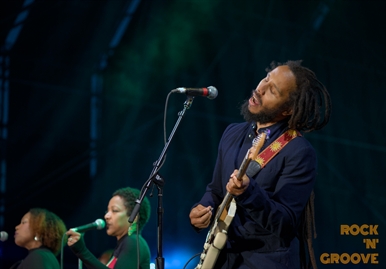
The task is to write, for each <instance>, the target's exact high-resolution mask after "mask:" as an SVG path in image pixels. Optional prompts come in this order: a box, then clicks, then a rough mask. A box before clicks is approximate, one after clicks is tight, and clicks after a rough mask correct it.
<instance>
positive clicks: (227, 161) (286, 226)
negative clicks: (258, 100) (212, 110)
mask: <svg viewBox="0 0 386 269" xmlns="http://www.w3.org/2000/svg"><path fill="white" fill-rule="evenodd" d="M287 125H288V124H287V122H279V123H276V124H275V125H273V126H270V127H268V129H269V130H270V135H269V139H268V140H266V141H265V143H264V145H263V147H262V149H261V150H263V149H264V148H266V147H267V146H268V145H269V144H270V143H272V142H273V141H274V140H275V139H276V138H278V137H279V136H280V135H281V134H282V133H284V132H285V131H286V130H287ZM265 129H267V128H262V129H259V130H258V132H259V133H261V132H262V131H264V130H265ZM255 136H256V135H255V131H254V129H253V125H252V124H250V123H246V122H245V123H234V124H231V125H229V126H228V127H227V128H226V130H225V131H224V133H223V136H222V138H221V140H220V143H219V147H218V156H217V161H216V165H215V169H214V173H213V179H212V182H211V183H209V184H208V186H207V188H206V192H205V194H204V195H203V197H202V199H201V201H200V202H199V204H202V205H203V206H209V205H210V206H212V207H213V208H214V209H215V210H214V212H215V211H216V208H217V206H218V205H219V204H220V203H221V202H222V200H223V197H224V195H225V193H226V189H225V186H226V184H227V182H228V181H229V178H230V175H231V174H232V172H233V171H234V169H238V168H239V167H240V165H241V163H242V161H243V158H244V157H245V154H246V152H247V151H248V149H249V148H250V147H251V146H252V140H253V138H254V137H255ZM316 166H317V160H316V154H315V151H314V149H313V147H312V146H311V144H310V143H309V142H308V141H307V140H306V139H305V138H304V137H302V136H299V137H296V138H294V139H293V140H291V141H290V142H289V143H288V144H287V145H286V146H285V147H284V148H283V149H282V150H281V151H280V152H279V153H278V154H277V155H276V156H275V157H274V158H273V159H272V160H271V161H270V162H269V163H268V164H267V165H266V166H265V167H264V168H262V169H261V170H260V171H259V172H258V173H257V175H255V176H253V177H252V178H251V180H250V184H249V186H248V188H247V189H246V191H245V192H244V193H243V194H241V195H239V196H238V197H235V200H236V202H237V210H236V215H235V217H234V219H233V221H232V223H231V226H230V227H229V229H228V242H227V246H226V247H225V248H224V250H223V251H222V252H221V255H222V256H223V259H225V260H226V259H227V258H226V255H228V254H229V253H233V254H232V255H233V256H232V255H231V254H229V255H228V261H226V263H227V264H226V265H224V266H223V267H216V268H269V269H270V268H298V267H299V266H298V264H299V254H298V242H297V239H296V230H297V228H298V225H299V220H300V217H301V215H302V212H303V210H304V208H305V206H306V204H307V201H308V199H309V197H310V194H311V191H312V189H313V187H314V183H315V177H316ZM214 215H215V214H213V216H214ZM227 253H228V254H227ZM224 255H225V256H224ZM235 255H236V256H235ZM231 256H232V257H233V258H232V257H231ZM237 256H238V257H237ZM235 257H236V258H235ZM232 259H233V261H230V260H232ZM236 260H237V261H236ZM223 263H224V261H223ZM231 263H237V264H239V266H234V265H232V264H231ZM256 263H259V264H260V265H261V266H259V267H253V265H254V264H256ZM224 264H225V263H224ZM242 264H249V266H251V267H248V266H245V267H243V266H242Z"/></svg>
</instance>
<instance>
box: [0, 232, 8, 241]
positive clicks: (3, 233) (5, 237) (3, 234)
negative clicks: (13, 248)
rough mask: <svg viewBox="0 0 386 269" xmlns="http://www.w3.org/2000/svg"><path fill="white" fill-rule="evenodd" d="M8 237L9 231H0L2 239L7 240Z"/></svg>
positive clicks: (0, 238) (0, 239)
mask: <svg viewBox="0 0 386 269" xmlns="http://www.w3.org/2000/svg"><path fill="white" fill-rule="evenodd" d="M7 239H8V234H7V232H4V231H1V232H0V241H3V242H4V241H6V240H7Z"/></svg>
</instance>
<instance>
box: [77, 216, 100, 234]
mask: <svg viewBox="0 0 386 269" xmlns="http://www.w3.org/2000/svg"><path fill="white" fill-rule="evenodd" d="M105 225H106V223H105V221H104V220H102V219H97V220H96V221H94V222H93V223H89V224H86V225H83V226H79V227H76V228H71V230H73V231H74V232H78V233H84V232H87V231H89V230H93V229H97V230H101V229H103V228H104V227H105Z"/></svg>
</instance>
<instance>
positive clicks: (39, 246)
mask: <svg viewBox="0 0 386 269" xmlns="http://www.w3.org/2000/svg"><path fill="white" fill-rule="evenodd" d="M66 230H67V229H66V226H65V224H64V222H63V221H62V220H61V219H60V218H59V217H58V216H57V215H55V214H54V213H52V212H50V211H48V210H47V209H43V208H32V209H30V210H29V211H28V212H27V213H26V214H25V215H24V216H23V217H22V219H21V222H20V224H19V225H17V226H16V227H15V244H16V245H18V246H19V247H22V248H26V249H28V255H27V256H26V257H25V258H24V259H23V260H22V261H19V262H17V263H15V264H14V265H12V266H11V269H31V268H39V269H59V268H60V266H59V262H58V259H57V257H56V256H57V255H58V254H59V252H60V249H61V242H62V237H63V235H64V233H65V232H66Z"/></svg>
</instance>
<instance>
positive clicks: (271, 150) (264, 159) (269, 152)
mask: <svg viewBox="0 0 386 269" xmlns="http://www.w3.org/2000/svg"><path fill="white" fill-rule="evenodd" d="M297 136H302V135H301V133H300V132H299V131H297V130H293V129H290V130H287V131H286V132H285V133H283V134H282V135H281V136H279V138H277V139H276V140H275V141H273V142H272V143H271V144H270V145H269V146H268V147H267V148H266V149H265V150H263V151H262V152H261V153H260V154H259V155H257V157H256V158H255V161H256V162H258V163H259V164H260V165H261V168H263V167H264V166H265V165H266V164H267V163H268V162H269V161H270V160H271V159H272V158H273V157H275V155H276V154H277V153H278V152H279V151H280V150H281V149H282V148H284V146H285V145H287V144H288V142H290V141H291V140H292V139H294V138H295V137H297Z"/></svg>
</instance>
